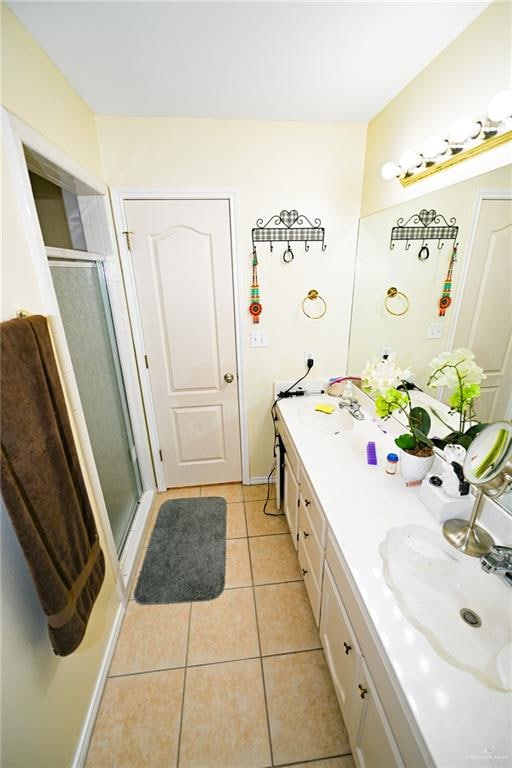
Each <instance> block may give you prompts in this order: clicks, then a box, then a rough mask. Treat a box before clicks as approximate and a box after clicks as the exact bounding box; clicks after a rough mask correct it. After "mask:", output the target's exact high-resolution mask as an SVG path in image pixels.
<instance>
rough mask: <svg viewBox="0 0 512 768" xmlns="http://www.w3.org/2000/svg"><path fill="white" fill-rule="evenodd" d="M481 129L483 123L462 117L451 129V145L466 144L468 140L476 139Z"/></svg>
mask: <svg viewBox="0 0 512 768" xmlns="http://www.w3.org/2000/svg"><path fill="white" fill-rule="evenodd" d="M481 129H482V125H481V123H477V122H475V121H474V120H470V119H469V117H461V118H460V120H456V121H455V122H454V124H453V125H452V127H451V128H450V143H452V144H464V142H465V141H467V140H468V139H476V137H477V136H478V134H479V133H480V131H481Z"/></svg>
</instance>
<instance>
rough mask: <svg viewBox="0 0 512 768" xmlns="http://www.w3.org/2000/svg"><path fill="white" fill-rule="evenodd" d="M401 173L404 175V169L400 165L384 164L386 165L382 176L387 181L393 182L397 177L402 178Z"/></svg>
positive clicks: (382, 169) (382, 170)
mask: <svg viewBox="0 0 512 768" xmlns="http://www.w3.org/2000/svg"><path fill="white" fill-rule="evenodd" d="M401 173H402V169H401V168H400V166H399V165H398V163H393V162H389V163H384V165H383V166H382V168H381V170H380V175H381V176H382V178H383V179H385V180H386V181H391V179H396V178H397V176H400V174H401Z"/></svg>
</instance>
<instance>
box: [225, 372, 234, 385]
mask: <svg viewBox="0 0 512 768" xmlns="http://www.w3.org/2000/svg"><path fill="white" fill-rule="evenodd" d="M234 378H235V377H234V375H233V374H232V373H225V374H224V381H225V382H226V384H231V382H232V381H233V380H234Z"/></svg>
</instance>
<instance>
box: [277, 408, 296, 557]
mask: <svg viewBox="0 0 512 768" xmlns="http://www.w3.org/2000/svg"><path fill="white" fill-rule="evenodd" d="M279 434H280V436H281V442H282V444H283V448H284V477H283V486H284V488H283V491H284V492H283V509H284V513H285V515H286V521H287V523H288V528H289V529H290V535H291V537H292V541H293V546H294V547H295V549H297V546H298V538H299V536H298V531H299V480H300V461H299V456H298V454H297V451H296V450H295V446H294V445H293V442H292V440H291V438H290V435H289V434H288V432H287V430H286V427H285V426H284V424H283V422H282V421H281V420H279Z"/></svg>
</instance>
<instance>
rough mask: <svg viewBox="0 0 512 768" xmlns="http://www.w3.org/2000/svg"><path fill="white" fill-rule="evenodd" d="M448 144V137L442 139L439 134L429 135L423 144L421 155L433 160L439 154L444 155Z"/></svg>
mask: <svg viewBox="0 0 512 768" xmlns="http://www.w3.org/2000/svg"><path fill="white" fill-rule="evenodd" d="M448 146H449V145H448V139H442V138H441V137H440V136H429V137H428V139H425V143H424V144H423V148H422V152H423V157H426V158H428V159H429V160H433V159H434V158H436V157H438V156H439V155H444V153H445V152H446V151H447V150H448Z"/></svg>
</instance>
